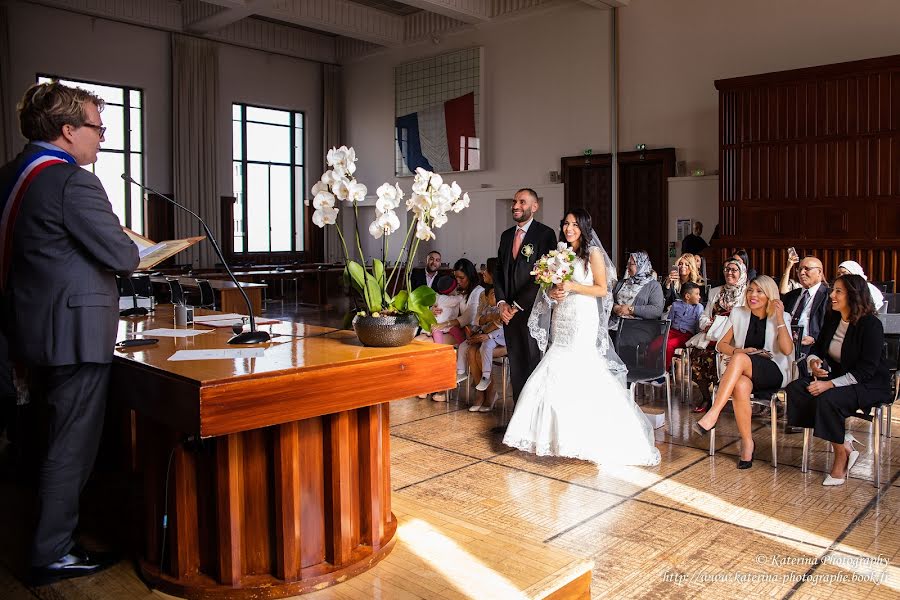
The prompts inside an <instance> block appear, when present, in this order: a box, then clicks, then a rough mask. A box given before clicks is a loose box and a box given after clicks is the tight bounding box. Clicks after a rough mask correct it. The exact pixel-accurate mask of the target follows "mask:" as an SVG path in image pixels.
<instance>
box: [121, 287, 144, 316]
mask: <svg viewBox="0 0 900 600" xmlns="http://www.w3.org/2000/svg"><path fill="white" fill-rule="evenodd" d="M122 279H127V280H128V285H129V286H130V287H131V299H132V302H134V307H132V308H125V309H123V310H120V311H119V316H120V317H143V316H146V315H147V314H148V313H149V312H150V311H149V310H147V309H146V308H144V307H143V306H138V299H137V298H138V297H137V290H136V289H134V282H133V281H132V280H131V277H123V278H122Z"/></svg>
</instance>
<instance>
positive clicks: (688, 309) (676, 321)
mask: <svg viewBox="0 0 900 600" xmlns="http://www.w3.org/2000/svg"><path fill="white" fill-rule="evenodd" d="M680 295H681V298H679V299H678V300H676V301H675V302H674V303H673V304H672V308H671V309H670V310H669V317H668V318H669V321H671V322H672V326H671V327H670V328H669V341H668V343H667V344H666V369H667V370H668V369H671V368H672V356H674V354H675V349H676V348H684V345H685V344H686V343H687V341H688V340H689V339H691V337H692V336H693V335H694V334H696V333H697V331H699V329H700V315H701V314H703V305H702V304H700V286H699V285H697V284H696V283H693V282H690V281H688V282H686V283H683V284H681V290H680Z"/></svg>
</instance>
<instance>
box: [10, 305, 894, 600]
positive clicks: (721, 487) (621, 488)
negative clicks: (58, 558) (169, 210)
mask: <svg viewBox="0 0 900 600" xmlns="http://www.w3.org/2000/svg"><path fill="white" fill-rule="evenodd" d="M272 312H275V311H272ZM267 314H270V313H267ZM466 408H467V406H466V402H465V394H463V398H462V399H461V400H459V401H457V400H455V399H454V400H453V401H451V402H449V403H437V402H433V401H431V400H429V399H425V400H420V399H417V398H411V399H407V400H402V401H399V402H395V403H393V404H392V409H391V433H392V436H391V444H392V447H391V450H392V485H393V489H394V495H393V502H394V507H395V508H394V510H395V513H396V514H397V515H398V517H399V518H400V521H401V528H400V530H399V531H400V533H399V534H398V543H397V547H396V548H395V549H394V551H393V552H392V554H391V555H390V556H389V557H388V558H387V559H386V560H385V561H383V562H381V563H379V564H378V565H376V566H375V567H374V568H373V569H372V570H371V571H369V572H368V573H366V574H364V575H362V576H360V577H357V578H355V579H353V580H350V581H348V582H346V583H343V584H340V585H338V586H336V587H333V588H329V589H327V590H323V591H320V592H316V593H315V594H311V595H308V596H306V598H309V599H315V600H319V599H322V598H329V599H330V598H340V599H343V598H360V599H361V598H386V599H393V598H398V599H405V598H449V597H453V598H479V599H481V598H527V597H533V596H534V595H535V594H536V590H537V589H538V588H540V583H539V582H538V581H535V580H536V579H540V578H537V577H535V576H534V573H529V572H528V570H527V568H524V567H523V565H526V564H527V563H528V561H529V560H541V561H544V562H545V563H546V564H545V566H546V568H547V572H548V573H557V574H558V575H567V576H571V573H572V572H571V571H567V569H575V570H576V572H577V569H578V567H579V565H580V564H583V562H582V561H592V562H593V565H594V566H593V572H592V579H591V584H590V586H591V587H590V592H591V597H593V598H672V599H676V598H677V599H681V598H685V599H686V598H695V597H696V598H729V599H731V598H795V599H805V598H835V599H838V598H840V599H841V600H844V599H855V598H885V599H887V598H891V599H893V598H897V597H898V596H900V407H895V410H894V415H895V421H894V424H893V427H894V433H895V435H897V436H898V437H894V438H892V439H890V440H884V441H883V442H882V471H881V475H882V487H881V489H880V490H876V489H875V487H874V486H873V485H872V481H873V477H872V475H873V468H874V466H873V456H872V443H873V439H872V435H871V432H870V425H869V424H868V423H865V422H861V421H857V420H854V419H851V420H850V421H849V422H848V423H849V424H850V425H851V427H852V428H853V431H854V435H855V436H856V437H857V438H858V439H859V440H860V441H861V442H862V443H863V444H865V445H866V446H867V448H866V449H864V450H863V451H862V456H861V457H860V459H859V462H858V463H857V465H856V466H855V467H854V469H853V472H852V474H851V477H850V479H849V480H848V481H847V483H846V484H845V485H843V486H840V487H834V488H825V487H823V486H822V485H821V482H822V479H823V477H824V473H825V472H827V470H828V460H829V458H830V453H828V452H826V449H825V445H824V444H823V443H822V442H820V441H818V440H817V441H816V442H815V446H814V451H813V453H812V458H811V468H812V470H811V472H809V473H806V474H804V473H801V472H800V468H799V465H800V448H801V445H802V435H799V434H794V435H786V434H784V433H781V432H780V433H779V436H778V443H779V453H778V454H779V463H780V464H779V467H778V469H773V468H772V467H771V466H770V465H769V463H768V459H769V456H770V454H769V451H770V441H769V440H770V435H769V426H768V419H767V418H760V419H756V420H754V429H755V435H754V437H755V440H756V442H757V444H758V448H759V452H757V453H756V455H757V461H756V462H755V463H754V466H753V468H752V469H750V470H747V471H738V470H737V469H735V464H736V460H737V453H738V447H737V435H736V428H735V427H734V420H733V418H732V417H731V415H729V414H724V415H723V417H722V420H721V421H720V422H719V426H718V427H717V431H718V447H719V450H718V452H717V454H716V456H715V457H713V458H711V457H709V456H708V455H707V450H706V446H705V441H706V440H703V439H700V438H698V437H696V436H694V435H692V434H690V427H689V426H690V422H691V420H692V419H694V418H695V416H694V415H692V414H691V413H690V412H689V411H687V410H685V409H684V405H681V404H679V403H677V401H676V415H675V420H674V423H673V426H672V433H671V435H670V434H669V433H668V432H666V431H664V430H663V429H659V430H657V432H656V436H657V445H658V447H659V449H660V452H661V453H662V462H661V464H660V465H659V466H657V467H650V468H645V467H641V468H638V467H625V468H618V469H608V468H604V467H599V468H598V467H596V466H594V465H593V464H591V463H587V462H582V461H577V460H567V459H547V458H536V457H533V456H530V455H527V454H524V453H522V452H519V451H516V450H512V449H510V448H507V447H505V446H503V445H502V444H501V442H500V436H499V435H497V434H493V433H491V431H490V429H491V428H492V427H493V426H495V425H496V424H497V420H498V419H499V418H500V413H501V411H500V410H499V407H498V409H496V410H495V412H494V413H470V412H468V411H467V410H466ZM10 487H11V486H10V485H9V484H3V485H2V486H0V531H2V532H3V533H2V534H0V536H2V538H0V539H3V542H2V544H0V598H4V599H13V600H18V599H20V598H22V599H25V598H29V599H31V598H44V599H58V598H66V599H78V600H87V599H91V600H93V599H95V598H96V599H100V598H103V599H106V598H123V599H138V598H148V597H151V596H156V597H163V595H162V594H159V593H155V592H154V593H151V592H149V591H148V590H147V588H146V587H144V586H143V585H142V584H141V582H140V580H139V579H138V578H137V576H136V575H135V573H134V570H133V567H132V566H131V565H130V564H129V563H127V562H123V563H121V564H119V565H118V566H116V567H115V568H114V569H112V570H111V571H109V572H107V573H104V574H100V575H98V576H95V577H92V578H86V579H83V580H77V581H71V582H63V583H60V584H57V585H55V586H49V587H45V588H40V589H28V588H25V587H24V586H22V584H21V583H19V581H18V580H17V579H16V578H15V577H14V576H13V575H12V573H19V572H20V569H21V567H20V566H19V565H20V564H21V554H17V553H16V552H15V550H14V549H15V548H20V547H21V544H23V543H24V535H25V532H24V530H23V526H22V524H21V523H22V519H21V518H17V517H18V515H17V511H20V510H23V509H25V508H27V506H25V505H23V503H22V500H21V499H15V498H14V499H12V500H11V499H10V498H11V497H12V496H15V494H10V493H9V491H10ZM90 501H91V498H90V496H89V497H88V498H87V499H86V506H85V509H86V510H87V504H88V502H90ZM86 526H87V525H86ZM523 548H526V550H522V549H523ZM573 558H574V561H573ZM458 561H467V562H465V563H464V564H466V565H468V566H467V567H466V568H464V569H460V568H459V564H458ZM529 577H531V580H529ZM478 582H482V583H483V584H484V585H487V586H489V587H481V588H476V587H473V586H474V585H476V584H478ZM535 586H537V587H535ZM485 590H487V591H485Z"/></svg>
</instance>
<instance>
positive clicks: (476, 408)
mask: <svg viewBox="0 0 900 600" xmlns="http://www.w3.org/2000/svg"><path fill="white" fill-rule="evenodd" d="M482 408H484V405H482V404H481V403H479V404H473V405H472V406H470V407H469V412H478V411H479V410H481V409H482Z"/></svg>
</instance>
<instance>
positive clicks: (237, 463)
mask: <svg viewBox="0 0 900 600" xmlns="http://www.w3.org/2000/svg"><path fill="white" fill-rule="evenodd" d="M242 442H243V434H240V433H233V434H230V435H224V436H222V437H219V438H216V458H217V465H216V477H217V480H218V483H217V485H216V489H217V490H218V511H217V514H218V521H219V580H220V581H222V582H224V583H226V584H228V585H232V586H237V585H239V584H240V582H241V577H242V575H243V564H242V556H243V548H244V544H243V540H242V539H241V538H242V535H241V532H242V527H241V518H242V513H243V498H244V485H243V480H242V479H243V464H242V462H243V443H242Z"/></svg>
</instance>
